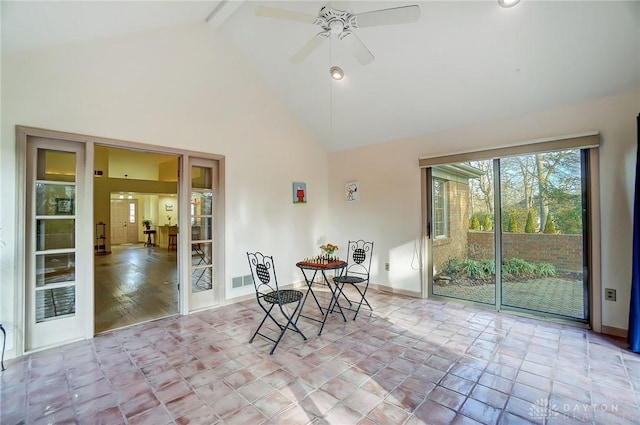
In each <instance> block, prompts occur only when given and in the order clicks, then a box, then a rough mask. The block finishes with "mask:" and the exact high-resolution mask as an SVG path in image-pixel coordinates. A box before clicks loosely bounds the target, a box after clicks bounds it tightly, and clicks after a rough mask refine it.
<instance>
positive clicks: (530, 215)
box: [524, 210, 536, 233]
mask: <svg viewBox="0 0 640 425" xmlns="http://www.w3.org/2000/svg"><path fill="white" fill-rule="evenodd" d="M524 232H525V233H535V232H536V226H535V225H534V224H533V213H532V212H531V210H529V213H527V224H525V225H524Z"/></svg>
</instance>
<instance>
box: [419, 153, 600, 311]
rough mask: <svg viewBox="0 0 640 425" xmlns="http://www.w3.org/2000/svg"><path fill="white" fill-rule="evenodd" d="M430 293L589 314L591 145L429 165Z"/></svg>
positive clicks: (499, 304)
mask: <svg viewBox="0 0 640 425" xmlns="http://www.w3.org/2000/svg"><path fill="white" fill-rule="evenodd" d="M426 175H427V179H428V181H427V185H426V187H427V188H428V191H429V193H428V196H427V197H426V199H428V204H429V205H428V206H427V214H428V223H429V230H430V231H429V232H428V243H429V252H430V253H431V259H430V262H431V268H430V276H431V279H430V282H429V288H428V289H429V295H430V296H431V295H435V296H441V297H448V298H457V299H461V300H465V301H471V302H474V303H479V304H485V305H490V306H495V308H497V309H512V310H518V311H524V312H531V313H535V314H541V315H549V316H559V317H563V318H568V319H572V320H577V321H585V322H586V321H588V319H589V308H588V306H589V302H588V301H589V300H588V297H589V291H588V273H587V272H588V256H587V255H586V253H587V251H588V250H587V246H588V245H587V242H588V232H587V229H588V225H587V223H588V221H587V219H588V210H589V209H588V190H587V189H588V175H589V173H588V150H586V149H564V150H554V151H539V152H535V153H532V154H519V155H515V156H505V157H498V158H494V159H486V160H471V161H465V162H459V163H448V164H438V165H434V166H432V167H430V168H429V169H428V172H427V173H426Z"/></svg>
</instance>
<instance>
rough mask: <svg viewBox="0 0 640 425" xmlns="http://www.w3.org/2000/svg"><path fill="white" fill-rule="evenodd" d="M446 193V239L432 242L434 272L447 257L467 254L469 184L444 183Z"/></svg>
mask: <svg viewBox="0 0 640 425" xmlns="http://www.w3.org/2000/svg"><path fill="white" fill-rule="evenodd" d="M445 188H446V193H447V213H448V218H449V229H448V232H447V237H446V238H438V239H436V240H434V243H433V245H434V248H435V255H434V261H433V265H434V266H435V267H436V270H439V269H440V265H442V263H443V262H444V261H446V260H447V259H449V257H457V258H460V257H461V255H460V253H461V252H467V233H468V230H469V220H468V218H467V217H468V215H469V211H468V210H469V184H468V183H459V182H455V181H452V180H448V181H445Z"/></svg>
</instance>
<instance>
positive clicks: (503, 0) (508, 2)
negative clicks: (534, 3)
mask: <svg viewBox="0 0 640 425" xmlns="http://www.w3.org/2000/svg"><path fill="white" fill-rule="evenodd" d="M518 3H520V0H498V4H499V5H500V6H502V7H513V6H515V5H516V4H518Z"/></svg>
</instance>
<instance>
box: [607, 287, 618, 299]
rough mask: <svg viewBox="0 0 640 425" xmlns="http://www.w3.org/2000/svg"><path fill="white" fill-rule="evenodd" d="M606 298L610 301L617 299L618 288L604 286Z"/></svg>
mask: <svg viewBox="0 0 640 425" xmlns="http://www.w3.org/2000/svg"><path fill="white" fill-rule="evenodd" d="M604 299H605V300H608V301H615V300H616V290H615V289H611V288H604Z"/></svg>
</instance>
